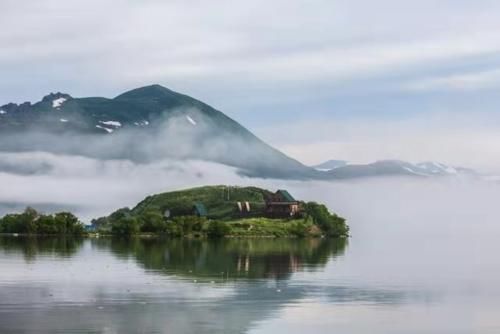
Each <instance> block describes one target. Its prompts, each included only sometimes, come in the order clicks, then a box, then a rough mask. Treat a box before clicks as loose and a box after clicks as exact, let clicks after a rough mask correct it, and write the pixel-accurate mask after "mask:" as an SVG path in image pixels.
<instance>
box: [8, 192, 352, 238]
mask: <svg viewBox="0 0 500 334" xmlns="http://www.w3.org/2000/svg"><path fill="white" fill-rule="evenodd" d="M0 233H22V234H47V235H54V234H59V235H71V234H72V235H84V234H87V235H94V234H99V235H119V236H151V237H153V236H158V235H161V236H168V237H188V238H205V237H208V238H222V237H261V238H262V237H272V238H278V237H296V238H304V237H333V238H344V237H347V236H348V235H349V227H348V225H347V224H346V222H345V219H344V218H342V217H340V216H338V215H336V214H332V213H330V212H329V210H328V208H327V207H326V206H325V205H323V204H319V203H316V202H303V201H299V200H296V199H295V198H294V197H292V195H290V193H289V192H288V191H286V190H278V191H276V192H271V191H269V190H265V189H262V188H257V187H230V186H204V187H198V188H191V189H186V190H180V191H173V192H166V193H161V194H156V195H151V196H148V197H146V198H145V199H144V200H142V201H141V202H139V203H138V204H137V205H136V206H135V207H134V208H132V209H130V208H121V209H119V210H116V211H115V212H113V213H112V214H110V215H109V216H106V217H100V218H97V219H93V220H92V223H91V225H87V226H86V225H84V224H82V223H81V222H80V221H79V220H78V218H77V217H76V216H74V215H73V214H71V213H69V212H61V213H56V214H53V215H44V214H40V213H38V212H37V211H36V210H34V209H32V208H27V209H26V210H25V211H24V212H23V213H19V214H8V215H6V216H4V217H3V218H0Z"/></svg>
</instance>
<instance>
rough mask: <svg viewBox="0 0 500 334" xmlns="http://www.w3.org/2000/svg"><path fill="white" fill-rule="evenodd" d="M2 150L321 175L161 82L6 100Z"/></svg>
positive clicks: (1, 114) (1, 112)
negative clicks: (112, 91)
mask: <svg viewBox="0 0 500 334" xmlns="http://www.w3.org/2000/svg"><path fill="white" fill-rule="evenodd" d="M0 151H8V152H19V151H47V152H53V153H62V154H77V155H83V156H91V157H97V158H101V159H130V160H134V161H138V162H147V161H152V160H158V159H162V158H175V159H201V160H208V161H214V162H218V163H222V164H226V165H229V166H233V167H236V168H237V169H238V171H239V172H240V173H241V174H243V175H247V176H258V177H273V178H292V179H305V178H315V177H317V176H318V175H317V171H315V170H314V169H313V168H310V167H307V166H304V165H302V164H301V163H300V162H298V161H296V160H294V159H292V158H290V157H288V156H286V155H285V154H283V153H281V152H280V151H278V150H276V149H274V148H273V147H271V146H269V145H268V144H266V143H264V142H263V141H262V140H260V139H259V138H257V137H256V136H255V135H253V134H252V133H251V132H250V131H248V130H247V129H246V128H244V127H243V126H242V125H240V124H239V123H237V122H236V121H234V120H233V119H231V118H229V117H228V116H226V115H225V114H223V113H222V112H220V111H218V110H216V109H214V108H212V107H211V106H209V105H207V104H205V103H203V102H201V101H199V100H196V99H194V98H192V97H189V96H187V95H183V94H180V93H177V92H174V91H172V90H170V89H167V88H165V87H162V86H160V85H152V86H146V87H142V88H137V89H134V90H131V91H128V92H126V93H123V94H120V95H118V96H116V97H115V98H103V97H86V98H75V97H72V96H71V95H69V94H65V93H60V92H58V93H51V94H49V95H47V96H45V97H43V98H42V100H41V101H39V102H36V103H34V104H32V103H30V102H25V103H22V104H19V105H18V104H14V103H9V104H5V105H3V106H1V107H0Z"/></svg>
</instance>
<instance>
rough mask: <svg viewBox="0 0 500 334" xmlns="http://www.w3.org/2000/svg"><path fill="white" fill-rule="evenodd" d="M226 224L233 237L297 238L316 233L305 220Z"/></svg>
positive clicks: (255, 219) (313, 227)
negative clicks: (229, 227)
mask: <svg viewBox="0 0 500 334" xmlns="http://www.w3.org/2000/svg"><path fill="white" fill-rule="evenodd" d="M226 223H227V224H228V225H229V226H231V236H234V237H297V236H315V235H316V234H317V233H318V231H317V230H316V229H315V226H313V224H312V222H311V221H310V220H307V219H270V218H243V219H238V220H232V221H227V222H226ZM301 234H302V235H301Z"/></svg>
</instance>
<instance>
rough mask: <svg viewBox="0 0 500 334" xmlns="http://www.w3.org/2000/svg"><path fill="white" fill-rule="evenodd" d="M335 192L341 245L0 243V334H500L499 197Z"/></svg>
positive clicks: (446, 189) (410, 190) (377, 189)
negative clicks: (346, 235) (343, 226)
mask: <svg viewBox="0 0 500 334" xmlns="http://www.w3.org/2000/svg"><path fill="white" fill-rule="evenodd" d="M422 190H425V191H424V192H422V193H420V191H422ZM294 191H295V193H298V194H300V192H301V191H303V192H304V193H303V194H305V192H306V191H307V189H306V188H303V189H302V190H301V189H300V188H297V189H295V190H294ZM335 191H336V192H337V193H329V192H328V191H323V192H321V196H323V197H324V198H322V199H323V200H325V201H327V202H328V201H330V202H329V203H330V206H332V207H334V208H335V206H337V207H336V209H337V210H338V211H340V212H341V213H342V214H343V215H345V216H347V217H349V219H350V224H351V227H352V234H353V237H352V238H351V239H350V240H349V242H348V243H346V242H341V241H333V240H225V241H219V242H208V241H187V240H115V239H103V238H101V239H86V240H72V239H29V238H20V237H17V238H16V237H1V238H0V333H273V334H276V333H287V334H291V333H326V332H338V333H384V334H385V333H500V317H499V314H500V286H499V284H498V282H500V261H499V260H498V254H499V251H500V243H499V240H500V233H499V232H500V227H499V225H500V224H499V220H498V219H497V218H496V217H498V214H496V212H497V210H498V208H497V199H498V198H500V196H496V195H498V189H497V186H495V187H492V188H487V189H483V188H481V189H476V188H473V187H472V188H471V187H470V186H468V185H458V186H452V187H451V188H450V186H441V185H434V186H432V185H427V186H426V187H422V186H412V185H407V186H405V187H401V185H397V186H394V185H392V186H389V187H384V188H382V187H381V185H377V184H374V185H373V186H372V187H371V188H370V189H368V190H367V188H366V185H360V186H352V185H349V186H347V185H339V186H338V187H337V188H336V190H335ZM338 194H343V196H342V197H341V196H339V195H338ZM376 194H378V195H376ZM335 196H337V197H335ZM329 198H335V200H332V199H330V200H329ZM485 199H488V200H485Z"/></svg>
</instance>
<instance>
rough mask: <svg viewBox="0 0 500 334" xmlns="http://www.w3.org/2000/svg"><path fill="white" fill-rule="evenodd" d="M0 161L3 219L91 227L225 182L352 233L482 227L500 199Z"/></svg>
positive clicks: (53, 161) (72, 162)
mask: <svg viewBox="0 0 500 334" xmlns="http://www.w3.org/2000/svg"><path fill="white" fill-rule="evenodd" d="M0 161H2V164H1V165H0V167H2V168H1V171H0V185H1V191H0V203H2V205H1V206H0V214H5V213H6V212H9V211H18V210H22V209H23V208H24V207H25V206H27V205H31V206H34V207H35V208H40V209H42V210H44V211H53V210H61V209H65V210H66V209H68V210H72V211H74V212H75V213H76V214H77V215H79V216H80V218H81V219H83V220H84V221H86V222H88V221H89V220H90V219H91V218H95V217H97V216H101V215H105V214H109V213H111V212H112V211H114V210H116V209H118V208H121V207H124V206H134V205H135V204H136V203H137V202H139V201H140V200H142V199H143V198H144V197H146V196H147V195H150V194H153V193H159V192H165V191H172V190H177V189H182V188H187V187H194V186H202V185H210V184H227V185H234V186H238V185H239V186H245V185H256V186H261V187H264V188H267V189H270V190H275V189H278V188H286V189H288V190H290V191H291V193H292V194H293V195H294V196H295V197H296V198H298V199H302V200H316V201H321V202H325V203H327V204H328V205H329V207H330V209H331V210H333V211H335V212H338V213H339V214H341V215H343V216H345V217H346V218H347V219H348V220H349V221H350V223H351V226H352V228H353V230H354V231H355V233H354V235H359V234H360V233H364V232H365V231H366V230H365V229H363V228H360V226H359V224H361V222H363V223H370V221H371V220H370V219H369V218H370V217H367V215H368V216H373V217H378V218H377V219H373V224H378V223H380V221H379V220H380V219H381V217H390V219H393V220H401V224H402V225H404V226H405V228H409V229H411V228H418V223H416V224H417V225H414V224H415V221H417V222H418V220H419V219H421V220H426V219H431V218H430V217H429V216H432V215H433V217H432V219H436V218H439V219H441V223H442V224H445V226H446V227H449V224H448V223H449V222H453V221H454V220H456V219H460V220H464V218H466V219H470V221H471V224H469V225H464V226H462V227H461V228H470V229H471V231H475V230H476V225H477V224H480V223H481V222H484V221H487V219H486V218H487V217H489V216H491V214H492V211H493V210H492V208H494V207H495V205H496V199H497V198H499V197H500V187H499V186H498V184H497V183H494V182H491V181H490V182H486V181H479V180H463V179H455V178H433V179H421V178H418V179H415V178H385V179H384V178H366V179H358V180H353V181H343V182H326V181H325V182H322V181H290V180H288V181H285V180H276V179H259V178H249V177H243V176H241V175H240V174H239V173H238V170H237V169H236V168H232V167H228V166H225V165H221V164H217V163H211V162H206V161H200V160H177V159H161V160H157V161H154V162H149V163H138V162H133V161H131V160H125V159H115V160H101V159H97V158H91V157H84V156H76V155H64V154H54V153H46V152H23V153H0ZM6 166H8V168H6ZM424 207H425V210H424V209H423V208H424ZM458 208H459V209H460V210H458ZM388 210H390V212H387V211H388ZM424 211H425V213H424ZM409 215H410V216H412V219H411V220H408V219H407V218H408V217H409ZM415 217H419V219H417V220H416V219H413V218H415ZM406 221H411V222H414V223H409V222H408V223H406ZM436 228H437V227H436ZM358 229H359V230H358ZM443 231H445V232H446V231H447V230H446V229H444V230H443ZM443 233H444V232H443ZM446 233H447V232H446Z"/></svg>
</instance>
